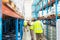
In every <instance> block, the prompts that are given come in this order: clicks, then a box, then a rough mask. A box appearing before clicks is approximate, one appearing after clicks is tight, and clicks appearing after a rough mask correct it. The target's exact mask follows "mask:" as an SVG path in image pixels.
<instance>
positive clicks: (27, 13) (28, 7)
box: [24, 0, 32, 19]
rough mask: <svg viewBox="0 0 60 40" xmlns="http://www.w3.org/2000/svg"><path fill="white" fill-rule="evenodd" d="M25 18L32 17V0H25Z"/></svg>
mask: <svg viewBox="0 0 60 40" xmlns="http://www.w3.org/2000/svg"><path fill="white" fill-rule="evenodd" d="M24 6H25V19H27V18H28V19H31V18H32V0H26V1H25V4H24Z"/></svg>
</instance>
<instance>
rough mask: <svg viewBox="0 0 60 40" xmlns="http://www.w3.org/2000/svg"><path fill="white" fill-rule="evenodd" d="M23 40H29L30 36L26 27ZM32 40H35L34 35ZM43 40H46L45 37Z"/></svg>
mask: <svg viewBox="0 0 60 40" xmlns="http://www.w3.org/2000/svg"><path fill="white" fill-rule="evenodd" d="M27 30H28V31H27ZM23 40H31V35H30V30H29V27H27V29H25V32H24V33H23ZM34 40H36V36H35V34H34ZM44 40H46V38H45V37H44Z"/></svg>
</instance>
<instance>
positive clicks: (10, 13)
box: [2, 4, 21, 18]
mask: <svg viewBox="0 0 60 40" xmlns="http://www.w3.org/2000/svg"><path fill="white" fill-rule="evenodd" d="M2 13H3V14H4V15H8V16H11V17H14V18H21V16H19V15H18V14H17V13H16V12H14V11H12V10H10V9H9V8H8V7H7V6H5V5H4V4H2Z"/></svg>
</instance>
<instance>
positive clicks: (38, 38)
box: [33, 17, 43, 40]
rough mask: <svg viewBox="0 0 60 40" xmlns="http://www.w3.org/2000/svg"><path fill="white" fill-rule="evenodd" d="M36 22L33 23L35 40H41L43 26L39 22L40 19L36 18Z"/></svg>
mask: <svg viewBox="0 0 60 40" xmlns="http://www.w3.org/2000/svg"><path fill="white" fill-rule="evenodd" d="M37 19H38V20H37V21H35V22H34V23H33V30H34V33H35V34H36V40H42V38H43V35H42V34H43V25H42V23H41V21H40V18H39V17H38V18H37Z"/></svg>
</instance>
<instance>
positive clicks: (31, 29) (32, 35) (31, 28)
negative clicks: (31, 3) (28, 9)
mask: <svg viewBox="0 0 60 40" xmlns="http://www.w3.org/2000/svg"><path fill="white" fill-rule="evenodd" d="M33 23H34V19H32V21H31V25H30V35H31V40H34V32H33Z"/></svg>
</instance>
